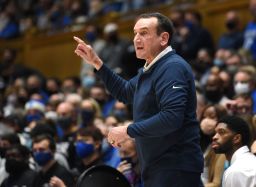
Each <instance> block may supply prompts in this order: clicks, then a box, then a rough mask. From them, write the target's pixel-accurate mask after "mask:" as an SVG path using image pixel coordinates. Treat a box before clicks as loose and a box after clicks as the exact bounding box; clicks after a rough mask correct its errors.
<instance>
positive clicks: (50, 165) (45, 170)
mask: <svg viewBox="0 0 256 187" xmlns="http://www.w3.org/2000/svg"><path fill="white" fill-rule="evenodd" d="M55 162H56V161H55V160H54V159H52V160H50V161H49V162H48V163H47V164H46V165H45V166H43V168H42V171H43V172H44V173H46V172H47V171H48V170H49V169H50V168H51V167H52V165H53V164H54V163H55Z"/></svg>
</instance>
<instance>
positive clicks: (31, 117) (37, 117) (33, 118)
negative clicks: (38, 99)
mask: <svg viewBox="0 0 256 187" xmlns="http://www.w3.org/2000/svg"><path fill="white" fill-rule="evenodd" d="M42 118H43V114H42V113H35V114H27V115H26V121H27V122H29V123H30V122H32V121H39V120H41V119H42Z"/></svg>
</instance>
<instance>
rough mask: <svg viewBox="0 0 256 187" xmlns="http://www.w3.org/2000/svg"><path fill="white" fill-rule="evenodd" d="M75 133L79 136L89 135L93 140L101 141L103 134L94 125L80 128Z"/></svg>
mask: <svg viewBox="0 0 256 187" xmlns="http://www.w3.org/2000/svg"><path fill="white" fill-rule="evenodd" d="M77 135H80V136H83V137H84V136H90V137H92V138H93V140H94V141H100V142H101V141H102V140H103V134H102V133H101V131H100V130H99V129H98V128H97V127H94V126H88V127H85V128H81V129H80V130H79V131H78V132H77Z"/></svg>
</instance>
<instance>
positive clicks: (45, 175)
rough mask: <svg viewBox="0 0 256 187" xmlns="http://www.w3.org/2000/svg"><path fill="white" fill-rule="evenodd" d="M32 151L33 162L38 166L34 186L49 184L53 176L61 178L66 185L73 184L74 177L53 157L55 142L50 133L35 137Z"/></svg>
mask: <svg viewBox="0 0 256 187" xmlns="http://www.w3.org/2000/svg"><path fill="white" fill-rule="evenodd" d="M32 151H33V157H34V160H35V162H36V163H37V164H38V165H39V166H40V167H39V168H40V169H39V174H38V176H37V178H36V183H35V185H34V186H44V185H49V183H50V180H51V178H52V177H53V176H57V177H58V178H60V179H61V180H63V182H64V184H65V185H66V186H70V187H72V186H74V178H73V176H72V175H71V173H70V172H69V171H68V170H67V169H66V168H65V167H64V166H62V165H60V164H59V163H58V162H57V161H56V160H55V159H54V154H55V151H56V144H55V141H54V139H53V138H52V137H51V136H50V135H48V134H44V135H39V136H37V137H35V138H34V139H33V146H32Z"/></svg>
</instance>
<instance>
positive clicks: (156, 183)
mask: <svg viewBox="0 0 256 187" xmlns="http://www.w3.org/2000/svg"><path fill="white" fill-rule="evenodd" d="M144 187H203V184H202V182H201V173H196V172H187V171H176V170H172V171H159V172H157V173H154V174H153V175H151V176H149V177H147V178H146V179H144Z"/></svg>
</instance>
